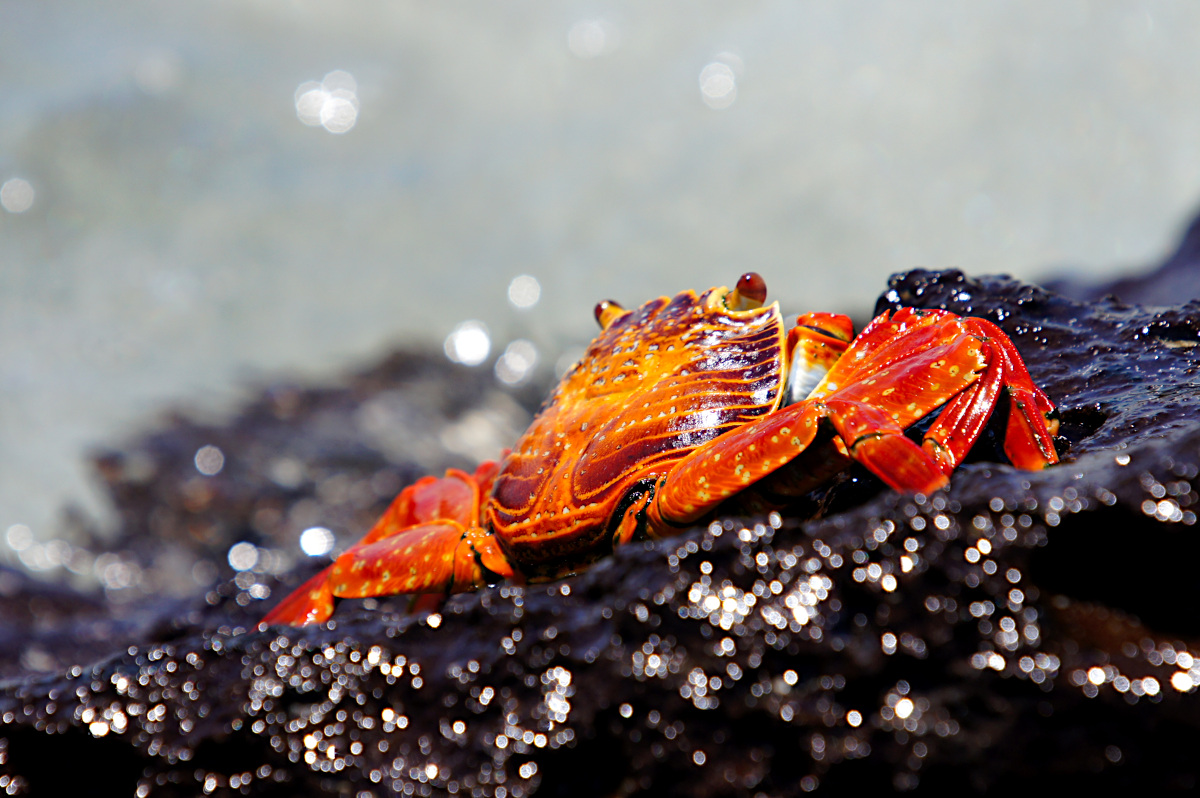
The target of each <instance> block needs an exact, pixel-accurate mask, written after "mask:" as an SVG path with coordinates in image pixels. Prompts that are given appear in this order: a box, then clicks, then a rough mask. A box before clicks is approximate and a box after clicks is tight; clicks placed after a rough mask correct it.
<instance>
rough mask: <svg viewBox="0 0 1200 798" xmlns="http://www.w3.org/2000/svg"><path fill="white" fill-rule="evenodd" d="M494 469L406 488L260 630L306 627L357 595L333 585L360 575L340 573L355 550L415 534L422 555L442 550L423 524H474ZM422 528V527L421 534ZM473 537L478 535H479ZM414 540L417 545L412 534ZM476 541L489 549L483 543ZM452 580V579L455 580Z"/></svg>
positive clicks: (457, 526) (489, 466)
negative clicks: (341, 600) (360, 536)
mask: <svg viewBox="0 0 1200 798" xmlns="http://www.w3.org/2000/svg"><path fill="white" fill-rule="evenodd" d="M496 470H497V466H496V464H495V463H492V462H487V463H483V464H482V465H481V466H479V468H478V469H476V471H475V473H474V474H466V473H464V472H462V471H459V470H457V469H450V470H448V471H447V472H446V476H444V477H424V478H422V479H420V480H418V481H417V482H416V483H414V484H412V485H410V486H409V487H407V488H405V489H404V490H402V491H401V492H400V494H399V495H398V496H397V497H396V498H395V499H394V500H393V501H392V503H391V505H390V506H389V507H388V509H387V510H386V511H385V512H384V514H383V515H382V516H381V517H380V518H379V520H378V521H377V522H376V523H375V526H373V527H372V528H371V530H370V531H369V532H368V533H367V534H366V536H364V537H363V539H362V540H361V541H359V542H358V543H357V544H355V545H354V546H353V547H352V548H350V549H349V550H347V551H346V552H345V553H344V554H342V555H341V557H339V558H338V559H337V560H336V561H335V562H334V563H333V564H332V565H330V566H329V567H328V568H325V569H324V570H322V571H321V572H320V573H318V574H317V575H316V576H313V577H312V578H310V579H309V580H308V581H306V582H305V583H304V584H302V585H301V586H300V587H299V588H297V589H296V590H295V591H293V592H292V593H291V594H290V595H288V596H287V597H286V598H285V599H284V600H283V601H281V602H280V603H279V604H278V606H276V607H275V608H274V609H273V610H271V612H269V613H267V615H266V617H264V618H263V619H262V621H261V622H260V623H259V628H263V627H266V626H270V625H273V624H291V625H293V626H304V625H306V624H310V623H321V622H323V621H325V620H327V619H328V618H329V616H330V615H332V614H333V608H334V600H335V598H345V597H348V596H350V595H358V594H357V593H351V592H343V591H340V590H338V589H337V588H338V587H340V586H343V585H344V586H346V587H347V588H348V589H350V587H351V586H353V585H355V584H357V581H358V580H359V579H360V577H356V576H353V575H347V574H346V573H344V570H343V569H342V568H341V566H342V564H343V562H344V561H348V562H355V561H356V560H355V559H354V556H355V555H356V553H357V552H360V551H363V550H366V549H370V548H371V547H372V546H376V545H378V544H379V543H380V542H381V541H388V540H395V539H397V538H403V539H406V540H407V538H408V536H409V535H410V534H414V533H415V534H416V535H417V536H418V538H420V539H421V542H422V544H423V546H424V548H422V549H421V555H420V556H422V557H423V556H425V554H429V557H430V559H433V558H434V556H435V554H437V552H438V551H441V552H442V553H444V551H445V548H446V546H447V545H448V544H447V543H446V542H445V541H441V542H435V540H433V539H430V538H429V536H428V529H427V528H428V527H430V526H432V527H440V526H441V525H445V524H451V525H453V526H454V528H455V529H457V530H458V535H459V537H461V536H462V534H463V532H464V531H465V530H469V529H472V528H475V527H476V525H477V524H478V519H479V506H480V503H481V501H482V497H483V496H484V495H485V494H486V492H487V490H488V489H489V488H490V486H491V482H492V479H493V478H494V476H495V473H496ZM422 530H425V531H424V533H422ZM480 533H482V530H480ZM451 536H453V533H451ZM475 537H479V535H476V536H475ZM413 543H414V544H415V543H417V539H416V538H414V540H413ZM431 545H432V546H433V548H429V547H430V546H431ZM480 545H481V546H483V547H484V548H485V549H486V548H487V546H486V544H480ZM439 547H440V549H439ZM450 581H451V582H453V579H451V580H450ZM396 592H401V591H396ZM404 592H420V591H404ZM431 592H439V593H443V594H444V593H445V592H447V591H445V590H441V589H440V588H436V587H435V588H433V589H432V590H431ZM363 595H383V593H365V594H363Z"/></svg>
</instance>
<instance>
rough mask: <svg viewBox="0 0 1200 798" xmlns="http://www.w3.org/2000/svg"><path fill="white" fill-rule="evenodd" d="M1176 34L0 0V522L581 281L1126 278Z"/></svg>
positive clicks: (652, 292) (827, 285)
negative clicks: (175, 427)
mask: <svg viewBox="0 0 1200 798" xmlns="http://www.w3.org/2000/svg"><path fill="white" fill-rule="evenodd" d="M1198 31H1200V6H1197V5H1195V4H1192V3H1185V2H1127V3H1122V4H1119V5H1118V4H1089V3H1084V2H1058V3H1054V4H1046V3H1043V2H1040V0H1008V1H1006V2H999V1H998V2H992V3H987V4H969V5H947V4H944V3H934V2H906V3H903V4H899V3H877V2H841V3H837V4H816V3H797V2H785V1H783V0H780V1H779V2H751V3H736V4H734V3H717V2H686V3H684V2H666V3H655V4H646V3H638V2H612V3H601V2H560V3H554V4H543V3H529V2H513V3H504V4H499V3H491V2H463V3H453V4H449V3H446V4H442V3H415V2H394V1H393V0H386V1H384V0H378V1H377V2H355V3H324V2H302V1H299V0H296V1H293V2H267V1H266V0H260V1H258V2H253V1H250V0H236V2H235V1H233V0H212V2H206V3H186V2H170V1H164V0H145V1H144V2H138V1H137V0H124V1H123V2H110V3H95V2H92V1H91V0H79V1H78V2H72V1H71V0H4V2H3V3H0V534H8V535H9V537H10V541H9V542H10V545H11V544H12V536H13V535H14V530H15V531H16V532H15V534H16V536H17V538H20V539H21V540H23V541H27V538H28V537H30V536H32V537H34V538H48V537H51V536H53V534H54V532H55V528H56V525H57V524H59V523H60V521H59V519H60V517H61V515H60V514H61V512H62V508H63V507H64V506H67V505H74V506H78V507H81V508H82V509H83V510H84V512H85V513H87V514H88V515H90V516H92V517H95V518H98V519H104V518H105V514H106V512H107V509H106V508H105V507H104V504H103V502H102V501H101V500H100V498H99V494H98V493H97V492H96V491H95V489H94V488H93V487H92V486H91V485H90V482H89V480H90V477H89V466H88V464H87V461H86V454H87V452H88V451H89V450H90V449H91V448H92V447H95V446H98V445H105V444H108V445H113V444H117V443H119V442H120V441H121V440H123V439H125V438H127V437H129V436H131V435H133V434H134V433H135V432H136V431H138V430H142V429H145V428H147V427H148V426H151V425H153V423H154V421H155V419H156V418H159V417H161V414H162V413H163V412H164V411H165V410H166V409H167V408H170V407H179V406H182V407H186V408H188V409H189V410H190V411H192V412H195V413H200V414H204V415H208V416H212V417H217V418H219V417H220V416H221V414H223V413H228V412H230V411H231V409H232V408H234V407H236V405H237V402H238V401H239V399H240V398H242V397H244V396H245V395H247V394H248V393H249V392H250V390H251V389H252V388H253V387H254V386H259V385H262V384H264V383H266V382H267V381H269V380H272V379H276V378H280V377H284V376H286V377H291V378H299V379H303V380H311V381H317V382H319V381H330V380H334V379H336V378H337V377H338V376H339V375H341V374H344V373H346V372H347V371H348V370H351V369H354V368H360V367H363V366H365V365H367V364H369V363H371V362H373V361H374V360H375V359H376V358H378V357H380V356H381V355H382V354H383V353H385V352H387V351H389V350H391V349H393V348H396V347H408V346H420V347H426V348H429V349H435V350H437V351H445V352H446V356H447V357H450V358H452V359H456V360H459V361H461V362H466V363H469V364H477V368H479V369H494V372H495V375H496V379H497V380H500V381H501V382H502V383H508V384H519V383H521V382H522V381H524V380H528V379H530V378H531V377H532V376H535V375H538V374H542V375H545V374H548V373H549V372H550V371H552V370H553V369H555V368H556V367H557V366H558V365H559V364H560V363H561V362H563V361H564V360H565V359H569V358H570V357H571V356H572V355H573V354H574V353H577V352H578V351H579V349H578V347H580V346H581V345H582V344H583V343H584V342H586V340H588V339H589V338H590V337H591V335H592V334H593V331H594V321H593V319H592V308H593V305H594V304H595V302H596V301H597V300H599V299H603V298H609V297H611V298H614V299H617V300H619V301H621V302H622V303H624V304H627V305H635V304H638V303H640V302H641V301H644V300H646V299H648V298H651V297H653V296H657V295H659V294H666V293H674V292H676V291H678V290H681V289H684V288H696V289H701V288H706V287H709V286H712V285H722V284H730V283H731V282H732V281H734V280H736V279H737V277H738V275H739V274H740V273H741V272H743V271H745V270H747V269H755V270H758V271H760V272H762V274H763V275H764V276H765V277H766V279H767V283H768V286H769V288H770V289H771V292H772V294H773V296H774V297H775V298H778V299H780V300H781V301H782V303H783V305H784V309H785V310H786V311H789V312H800V311H803V310H809V309H823V310H837V311H845V312H851V313H854V314H857V315H858V316H859V317H863V316H865V315H866V314H868V313H869V311H870V308H871V307H872V305H873V303H874V301H875V298H876V297H877V296H878V295H879V293H881V291H882V290H883V288H884V285H885V279H886V277H887V275H888V274H890V273H892V272H896V271H902V270H906V269H910V268H913V267H926V268H935V269H941V268H950V267H957V268H962V269H964V270H966V271H968V272H971V273H997V272H1004V273H1010V274H1013V275H1016V276H1018V277H1021V278H1023V279H1026V280H1031V281H1037V280H1039V279H1044V278H1047V277H1049V276H1051V275H1061V274H1065V273H1070V272H1072V270H1074V271H1075V273H1076V275H1077V276H1078V274H1079V270H1083V273H1084V274H1086V275H1090V276H1092V277H1094V278H1095V279H1096V280H1102V279H1106V278H1111V277H1113V276H1115V275H1117V274H1120V273H1125V272H1129V271H1132V270H1137V269H1143V268H1148V267H1149V266H1150V265H1151V264H1153V263H1155V262H1156V261H1159V260H1161V259H1162V258H1163V257H1164V255H1165V254H1166V253H1167V252H1169V250H1170V249H1171V248H1172V246H1173V243H1174V241H1175V239H1176V238H1177V236H1178V235H1179V233H1180V231H1181V230H1182V229H1183V227H1184V225H1185V224H1186V223H1187V221H1188V219H1189V217H1190V216H1191V214H1192V212H1193V211H1194V210H1195V208H1196V206H1197V205H1198V204H1200V146H1198V144H1197V142H1200V80H1198V79H1197V76H1198V75H1200V48H1197V46H1196V41H1197V39H1196V35H1197V32H1198ZM539 369H540V370H541V371H540V372H539V371H538V370H539ZM197 467H198V468H203V464H201V463H200V461H199V460H198V461H197Z"/></svg>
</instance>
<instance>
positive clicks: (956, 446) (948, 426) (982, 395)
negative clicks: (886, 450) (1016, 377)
mask: <svg viewBox="0 0 1200 798" xmlns="http://www.w3.org/2000/svg"><path fill="white" fill-rule="evenodd" d="M984 351H985V352H987V353H988V355H987V359H988V364H987V368H986V369H985V370H984V372H983V376H982V377H981V378H980V379H979V380H977V381H976V382H975V384H974V385H972V386H971V387H970V388H967V390H965V391H963V392H962V393H960V394H959V395H958V396H956V397H954V398H953V399H951V400H950V401H949V402H947V403H946V406H945V407H944V408H942V412H941V414H940V415H938V418H937V421H935V422H934V424H933V426H931V427H930V428H929V430H928V431H926V433H925V439H924V441H922V443H921V448H923V449H924V450H925V452H926V453H927V454H928V455H929V456H930V457H932V458H933V460H934V461H935V462H936V463H937V464H938V467H940V468H941V469H942V473H943V474H945V475H947V476H949V475H950V474H951V473H952V472H953V471H954V469H955V468H957V467H958V464H959V463H961V462H962V460H963V458H964V457H966V456H967V452H969V451H970V450H971V447H972V446H974V445H975V441H976V440H978V439H979V433H981V432H983V428H984V426H985V425H986V424H987V421H988V419H989V418H991V415H992V408H994V407H995V406H996V396H997V395H998V394H999V393H1000V385H1001V383H1002V381H1003V378H1004V371H1003V369H1002V367H1001V364H1000V362H999V360H998V359H997V358H996V356H995V354H994V352H992V347H991V346H990V345H988V344H986V343H985V344H984Z"/></svg>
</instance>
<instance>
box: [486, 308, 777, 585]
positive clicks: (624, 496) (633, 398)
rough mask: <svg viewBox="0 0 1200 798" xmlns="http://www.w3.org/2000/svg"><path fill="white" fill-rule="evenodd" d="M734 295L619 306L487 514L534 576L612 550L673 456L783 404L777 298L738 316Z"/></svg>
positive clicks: (507, 549)
mask: <svg viewBox="0 0 1200 798" xmlns="http://www.w3.org/2000/svg"><path fill="white" fill-rule="evenodd" d="M729 294H730V291H729V289H728V288H724V287H722V288H713V289H710V290H708V291H705V292H704V294H703V295H701V296H700V297H697V296H696V295H695V293H693V292H692V291H685V292H683V293H680V294H677V295H676V296H675V297H673V298H667V297H660V298H659V299H656V300H653V301H651V302H647V303H646V304H644V305H642V306H641V307H639V308H637V309H636V310H633V311H614V312H613V313H612V315H611V316H610V317H609V318H607V319H605V320H606V321H607V322H608V324H607V326H606V327H605V329H604V330H603V331H602V332H601V334H600V335H599V337H597V338H596V339H595V340H594V341H593V342H592V344H591V346H590V347H589V348H588V350H587V353H586V354H585V355H584V356H583V358H582V359H581V360H580V361H579V363H577V364H576V365H575V367H574V368H573V369H572V370H571V372H570V373H569V374H568V375H567V376H566V377H564V378H563V380H562V382H561V383H560V384H559V386H558V388H557V390H555V392H554V393H553V395H551V396H550V398H549V399H548V400H547V401H546V402H545V404H544V405H543V407H542V409H541V411H540V412H539V413H538V416H537V418H536V419H534V421H533V424H532V425H531V426H530V427H529V429H528V431H527V432H526V433H525V434H524V436H522V437H521V439H520V441H519V442H518V443H517V444H516V446H515V447H514V448H513V450H512V452H511V453H510V454H509V455H508V457H507V459H505V460H504V461H503V463H502V464H501V467H500V472H499V474H498V475H497V476H496V479H495V483H494V485H493V488H492V494H491V497H490V498H489V499H488V500H487V501H486V502H485V504H484V508H483V516H484V519H483V520H484V523H485V525H486V526H487V527H488V528H490V529H491V530H493V532H494V533H495V535H496V538H497V542H498V543H499V545H500V547H501V548H502V549H503V550H504V553H505V554H506V555H507V557H508V559H509V561H510V562H511V563H512V564H513V565H514V566H515V567H516V568H517V570H519V571H520V573H521V574H522V575H523V576H524V577H525V579H526V580H529V581H541V580H546V579H554V578H556V577H559V576H562V575H565V574H568V573H571V572H573V571H575V570H578V568H579V567H581V566H584V565H587V564H589V563H591V562H594V561H595V560H597V559H598V558H600V557H602V556H604V555H605V554H608V553H610V552H611V551H612V547H613V535H614V532H615V531H616V529H617V527H618V526H619V525H620V522H621V521H622V518H623V516H624V509H625V507H626V506H628V505H630V504H631V503H632V502H633V501H634V500H635V499H637V498H639V497H642V496H644V495H645V494H647V493H649V492H652V491H653V490H654V486H655V483H656V482H657V481H658V480H659V479H660V478H661V477H662V476H664V475H665V474H666V473H667V472H668V471H669V470H670V469H671V466H672V465H673V464H674V463H676V462H677V461H679V460H680V459H682V458H684V457H686V456H687V455H688V454H689V453H690V452H691V451H693V450H694V449H696V448H697V447H699V446H702V445H704V444H706V443H708V442H709V441H711V440H713V439H714V438H716V437H718V436H720V435H722V434H724V433H726V432H729V431H730V430H732V429H735V428H737V427H740V426H742V425H744V424H746V423H747V422H750V421H752V420H754V419H755V418H758V417H761V416H764V415H766V414H768V413H771V412H772V411H774V410H775V409H777V408H778V407H779V406H780V404H781V402H782V400H783V396H784V393H785V391H784V387H785V386H784V371H785V366H784V362H785V345H786V337H787V336H786V333H785V330H784V321H783V317H782V316H781V315H780V312H779V306H778V303H772V304H770V305H767V306H765V307H759V308H753V309H749V310H733V309H730V308H728V307H726V297H727V296H728V295H729Z"/></svg>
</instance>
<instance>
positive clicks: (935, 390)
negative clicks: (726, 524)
mask: <svg viewBox="0 0 1200 798" xmlns="http://www.w3.org/2000/svg"><path fill="white" fill-rule="evenodd" d="M919 320H920V321H924V318H923V317H922V318H920V319H919ZM909 336H915V337H918V338H923V339H924V343H926V344H927V345H926V348H925V349H924V351H917V352H916V353H915V354H914V353H913V352H911V351H909V352H907V356H906V357H904V358H903V359H901V358H900V357H899V356H898V355H897V354H896V350H897V349H898V347H888V346H887V345H886V344H884V345H882V346H880V347H879V348H878V349H877V350H876V351H875V352H874V353H872V354H874V357H864V358H854V359H855V360H857V361H858V362H857V363H853V362H852V364H851V365H843V364H846V362H847V360H848V359H850V358H852V357H853V355H852V353H853V351H854V347H853V346H852V347H851V348H850V349H849V350H847V352H846V354H845V355H843V357H842V358H841V360H839V361H837V363H836V364H835V365H834V366H833V368H832V369H831V370H830V371H829V374H828V375H826V378H825V380H824V381H822V383H821V385H820V386H818V388H817V389H816V390H815V391H814V392H813V396H814V397H819V396H824V397H825V398H824V399H809V400H807V401H804V402H801V403H799V404H794V405H790V406H788V407H785V408H783V409H781V410H779V411H778V412H776V413H774V414H772V415H770V416H766V417H765V418H762V419H760V420H758V421H754V422H751V423H750V424H747V425H745V426H744V427H741V428H739V429H737V430H734V431H733V432H730V433H728V434H726V435H722V436H721V437H719V438H717V439H715V440H714V441H712V442H711V443H709V444H708V445H707V446H702V447H700V448H699V449H697V450H695V451H694V452H692V453H691V454H689V455H688V456H687V457H685V458H684V459H683V460H680V461H679V463H677V464H676V466H675V467H674V468H673V469H672V470H671V472H670V473H668V474H667V476H666V477H665V478H664V479H663V480H662V483H661V485H660V487H659V490H658V494H657V500H656V501H655V503H654V505H653V507H652V509H651V512H650V520H651V526H652V527H653V526H654V525H655V523H656V519H655V516H656V515H657V516H658V520H659V521H661V522H662V523H663V525H664V528H669V527H670V526H672V525H679V524H685V523H689V522H691V521H694V520H696V519H698V518H700V517H702V516H703V515H705V514H706V513H707V512H709V511H711V510H713V509H715V508H716V506H717V505H718V504H720V503H721V502H722V501H724V500H725V499H727V498H728V497H730V496H732V495H733V494H734V493H736V492H737V491H739V490H741V489H742V488H744V487H747V486H749V485H750V484H751V483H752V482H757V481H759V480H761V479H763V478H764V477H766V476H767V475H768V474H771V473H772V472H774V471H776V470H778V469H779V468H782V467H783V466H785V465H787V464H788V463H790V462H792V461H793V460H794V459H796V457H797V456H799V455H800V453H801V452H803V451H804V450H805V449H807V448H808V446H809V445H810V444H811V443H812V442H813V440H814V438H815V437H816V434H817V428H818V424H819V422H820V421H821V420H822V419H828V420H829V421H830V422H831V423H832V425H833V428H834V430H835V432H836V433H837V435H838V438H839V439H840V440H841V442H842V444H843V445H844V447H845V448H846V450H847V453H848V454H849V456H850V457H852V458H853V459H855V460H857V461H859V462H860V463H862V464H863V465H865V466H866V467H867V468H869V469H870V470H871V471H872V472H874V473H875V474H876V475H877V476H879V477H880V479H882V480H883V481H884V482H886V483H887V484H888V485H889V486H891V487H892V488H894V489H896V490H901V491H909V492H920V493H929V492H932V491H934V490H937V489H938V488H940V487H942V486H943V485H945V484H946V482H947V477H946V475H945V474H944V473H943V472H942V469H941V468H940V467H939V464H938V462H937V461H936V460H935V459H934V458H932V457H930V455H929V454H927V453H926V452H925V451H924V450H922V448H921V447H920V446H918V445H916V444H915V443H913V442H912V441H910V440H909V439H908V438H907V437H905V435H904V429H905V428H906V427H908V426H910V425H911V424H913V423H914V422H916V421H917V420H919V419H920V418H922V417H923V416H925V415H926V414H927V413H929V412H931V411H933V410H935V409H936V408H937V407H939V406H940V405H942V404H944V403H945V401H946V399H947V397H953V396H955V395H956V394H958V393H960V392H962V391H963V389H965V388H967V387H968V386H970V385H971V384H972V383H974V382H975V381H976V380H977V379H978V377H979V373H980V372H981V371H982V370H983V369H984V368H985V360H984V357H983V353H982V351H981V350H982V348H983V347H984V346H985V343H984V342H983V341H980V340H979V339H978V338H975V337H973V336H961V335H955V336H952V337H951V338H950V340H948V341H945V340H943V339H944V338H946V336H945V335H944V334H938V332H937V331H936V330H932V329H931V330H917V331H916V332H915V333H914V332H912V331H910V333H909ZM861 337H862V336H860V338H861ZM868 342H869V343H875V341H874V340H872V339H870V338H869V339H868ZM918 343H920V341H918ZM930 344H932V345H930ZM879 361H882V362H883V364H886V367H881V364H880V362H879ZM868 375H869V376H868ZM835 381H836V382H835ZM839 382H840V383H842V384H844V385H845V386H846V387H844V388H839V387H838V383H839Z"/></svg>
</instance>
